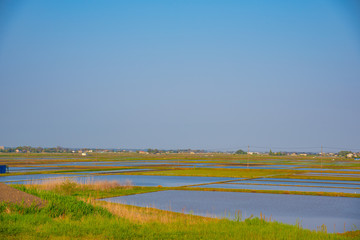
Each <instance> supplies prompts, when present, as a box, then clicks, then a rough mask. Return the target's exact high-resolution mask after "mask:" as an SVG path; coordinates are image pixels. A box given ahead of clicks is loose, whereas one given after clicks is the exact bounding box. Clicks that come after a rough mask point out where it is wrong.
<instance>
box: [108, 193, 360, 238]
mask: <svg viewBox="0 0 360 240" xmlns="http://www.w3.org/2000/svg"><path fill="white" fill-rule="evenodd" d="M104 200H105V201H109V202H118V203H125V204H130V205H135V206H141V207H146V206H152V207H156V208H159V209H162V210H171V211H175V212H185V213H190V212H191V213H193V214H196V215H201V216H218V217H229V218H235V214H236V213H237V212H238V211H240V212H241V214H242V217H243V218H247V217H250V216H251V215H254V216H257V217H260V213H261V214H262V215H265V217H267V218H268V217H270V216H271V217H272V219H274V220H276V221H280V222H284V223H289V224H296V222H297V221H298V222H301V225H302V226H303V227H304V228H308V229H317V227H319V226H321V225H322V224H325V225H326V226H327V230H328V232H334V228H335V232H343V231H344V224H345V229H346V231H350V230H352V226H353V225H354V224H355V225H357V226H360V208H359V206H360V199H359V198H344V197H325V196H304V195H286V194H263V193H235V192H206V191H204V192H203V191H162V192H154V193H144V194H137V195H130V196H122V197H115V198H107V199H104ZM334 226H335V227H334Z"/></svg>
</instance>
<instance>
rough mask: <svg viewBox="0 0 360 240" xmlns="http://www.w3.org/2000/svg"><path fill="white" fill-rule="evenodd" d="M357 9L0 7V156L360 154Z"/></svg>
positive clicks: (113, 4) (330, 5)
mask: <svg viewBox="0 0 360 240" xmlns="http://www.w3.org/2000/svg"><path fill="white" fill-rule="evenodd" d="M359 6H360V5H359V4H358V3H357V2H356V1H353V0H348V1H346V0H311V1H307V0H305V1H296V2H295V1H230V0H229V1H196V0H194V1H41V0H39V1H3V2H2V3H1V4H0V15H1V16H2V17H0V101H1V103H2V104H1V114H0V125H1V133H0V145H5V146H18V145H32V146H64V147H94V148H95V147H99V148H105V147H109V148H149V147H151V148H161V149H178V148H196V149H219V150H233V149H238V148H243V147H244V146H247V145H250V146H252V149H253V150H254V151H256V150H259V151H266V150H268V149H269V148H271V149H272V150H297V151H306V150H313V151H320V146H321V145H323V146H324V147H325V150H326V151H337V150H341V149H351V150H360V145H359V144H360V141H359V136H360V125H359V122H360V94H359V89H360V30H359V29H360V26H359V22H360V21H359V20H360V18H359V17H358V16H360V11H359V10H360V7H359ZM335 148H341V149H335Z"/></svg>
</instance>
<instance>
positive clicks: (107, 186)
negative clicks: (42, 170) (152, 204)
mask: <svg viewBox="0 0 360 240" xmlns="http://www.w3.org/2000/svg"><path fill="white" fill-rule="evenodd" d="M65 185H72V186H73V187H74V188H76V189H80V190H81V189H83V190H85V189H86V190H103V191H104V190H105V191H107V190H111V189H114V188H120V187H121V188H124V189H131V188H132V187H133V184H132V182H131V181H130V180H126V181H125V182H122V183H119V182H117V181H107V180H105V181H94V180H93V179H92V178H86V179H69V178H54V179H46V180H34V181H31V182H30V183H28V184H25V186H26V187H30V188H31V187H35V188H37V189H42V190H55V189H59V188H61V187H63V186H65Z"/></svg>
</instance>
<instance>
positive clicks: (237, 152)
mask: <svg viewBox="0 0 360 240" xmlns="http://www.w3.org/2000/svg"><path fill="white" fill-rule="evenodd" d="M235 154H246V152H245V151H244V150H242V149H239V150H237V151H236V152H235Z"/></svg>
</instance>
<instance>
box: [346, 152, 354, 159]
mask: <svg viewBox="0 0 360 240" xmlns="http://www.w3.org/2000/svg"><path fill="white" fill-rule="evenodd" d="M353 156H354V154H352V153H348V154H347V155H346V157H348V158H352V157H353Z"/></svg>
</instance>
